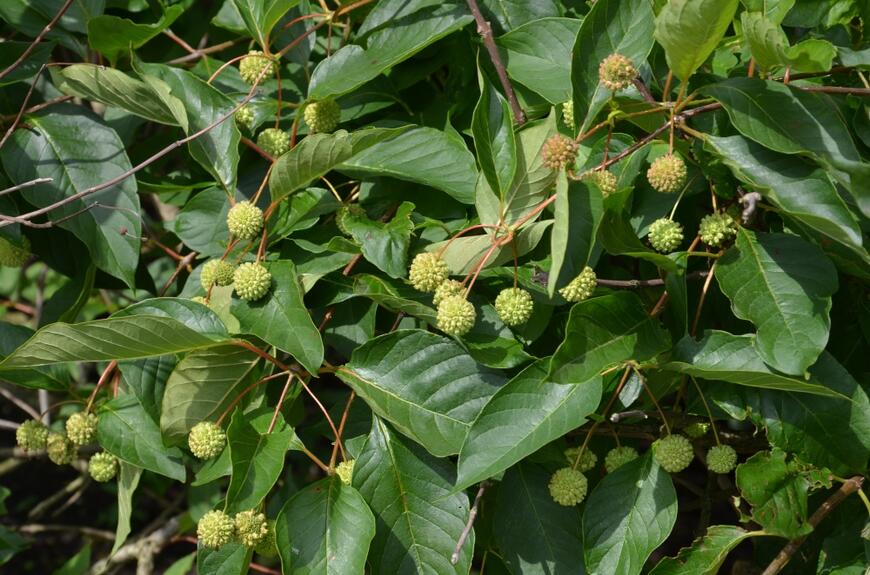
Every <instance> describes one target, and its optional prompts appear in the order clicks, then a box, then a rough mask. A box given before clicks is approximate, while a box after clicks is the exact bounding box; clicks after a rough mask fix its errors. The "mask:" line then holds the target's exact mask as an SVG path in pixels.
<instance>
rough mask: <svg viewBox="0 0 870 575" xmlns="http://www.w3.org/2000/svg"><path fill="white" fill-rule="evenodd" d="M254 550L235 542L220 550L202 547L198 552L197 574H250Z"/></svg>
mask: <svg viewBox="0 0 870 575" xmlns="http://www.w3.org/2000/svg"><path fill="white" fill-rule="evenodd" d="M252 554H253V550H252V549H251V548H249V547H246V546H245V545H242V544H241V543H236V542H235V541H233V542H230V543H227V544H226V545H224V546H223V547H221V548H220V549H209V548H208V547H203V546H200V547H199V548H198V549H197V551H196V572H197V573H198V574H199V575H245V574H246V573H249V571H248V565H249V564H250V562H251V555H252Z"/></svg>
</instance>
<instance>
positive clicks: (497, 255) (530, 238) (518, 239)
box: [426, 220, 553, 275]
mask: <svg viewBox="0 0 870 575" xmlns="http://www.w3.org/2000/svg"><path fill="white" fill-rule="evenodd" d="M552 224H553V220H543V221H540V222H534V223H533V224H527V225H525V226H523V228H522V229H521V230H520V231H519V233H518V234H516V236H515V238H514V242H513V246H512V247H509V246H504V245H500V246H497V247H496V249H495V251H494V252H492V253H491V254H490V256H489V259H488V260H487V262H486V265H485V266H483V269H488V268H493V267H496V266H500V265H502V264H504V263H505V262H509V261H513V258H514V251H513V250H514V248H515V249H516V255H517V257H523V256H524V255H526V254H527V253H529V252H530V251H532V250H533V249H535V248H536V247H537V245H538V244H539V243H541V240H542V239H543V237H544V234H545V232H546V231H547V230H548V229H549V228H550V226H551V225H552ZM449 241H450V240H445V241H443V242H438V243H435V244H430V245H429V246H427V247H426V251H429V252H433V251H434V252H437V251H439V250H441V248H444V253H443V254H441V256H442V258H444V261H445V262H447V267H448V268H450V272H451V275H465V274H468V273H470V272H471V271H473V270H475V269H476V268H477V265H478V264H479V263H480V260H481V258H483V256H484V255H486V253H487V252H489V250H490V248H492V243H493V239H492V235H491V234H490V233H486V234H481V235H477V236H464V237H460V238H456V239H455V240H453V242H452V243H450V245H449V246H447V243H448V242H449Z"/></svg>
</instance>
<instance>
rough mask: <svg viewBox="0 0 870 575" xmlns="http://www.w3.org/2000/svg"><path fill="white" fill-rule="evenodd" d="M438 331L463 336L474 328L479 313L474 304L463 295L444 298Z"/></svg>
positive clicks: (440, 309) (440, 310) (439, 315)
mask: <svg viewBox="0 0 870 575" xmlns="http://www.w3.org/2000/svg"><path fill="white" fill-rule="evenodd" d="M436 319H437V320H438V322H437V323H438V329H440V330H441V331H443V332H444V333H446V334H447V335H454V336H457V337H458V336H462V335H465V334H466V333H468V332H469V330H471V328H473V327H474V322H475V320H476V319H477V312H476V311H475V310H474V304H472V303H471V302H470V301H468V300H467V299H465V297H464V296H461V295H452V296H449V297H446V298H444V300H443V301H442V302H441V305H439V306H438V314H437V318H436Z"/></svg>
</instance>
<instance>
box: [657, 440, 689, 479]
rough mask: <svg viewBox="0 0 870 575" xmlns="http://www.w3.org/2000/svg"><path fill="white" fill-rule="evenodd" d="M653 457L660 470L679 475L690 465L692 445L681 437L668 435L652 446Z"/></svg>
mask: <svg viewBox="0 0 870 575" xmlns="http://www.w3.org/2000/svg"><path fill="white" fill-rule="evenodd" d="M652 448H653V455H654V456H655V458H656V461H658V462H659V465H661V466H662V469H664V470H665V471H667V472H668V473H679V472H680V471H682V470H683V469H685V468H687V467H688V466H689V464H691V463H692V459H693V458H694V457H695V453H694V452H693V451H692V444H691V442H689V440H688V439H686V437H685V436H682V435H675V434H672V435H668V436H667V437H662V438H661V439H657V440H656V441H655V442H653V444H652Z"/></svg>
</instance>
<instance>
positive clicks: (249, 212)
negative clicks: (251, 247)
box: [227, 200, 263, 240]
mask: <svg viewBox="0 0 870 575" xmlns="http://www.w3.org/2000/svg"><path fill="white" fill-rule="evenodd" d="M227 228H228V229H229V230H230V233H231V234H233V235H234V236H236V237H237V238H239V239H240V240H252V239H254V238H256V237H257V236H258V235H259V234H260V230H262V229H263V210H261V209H260V208H258V207H257V206H255V205H254V204H252V203H251V202H249V201H247V200H243V201H241V202H236V205H234V206H233V207H231V208H230V211H229V212H227Z"/></svg>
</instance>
